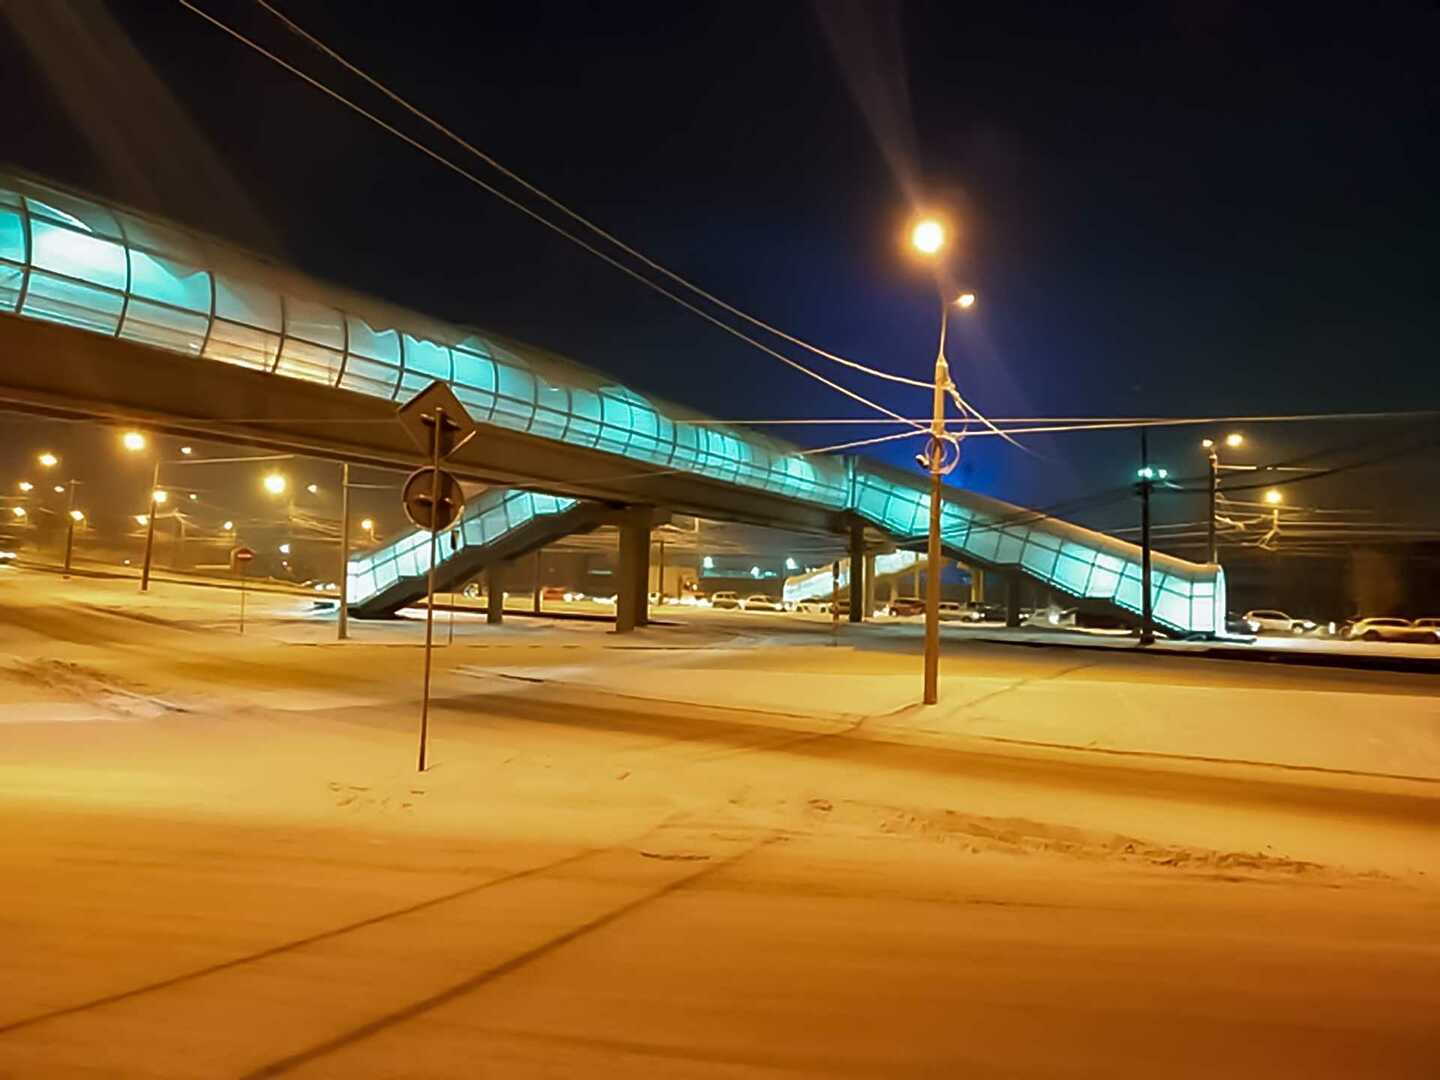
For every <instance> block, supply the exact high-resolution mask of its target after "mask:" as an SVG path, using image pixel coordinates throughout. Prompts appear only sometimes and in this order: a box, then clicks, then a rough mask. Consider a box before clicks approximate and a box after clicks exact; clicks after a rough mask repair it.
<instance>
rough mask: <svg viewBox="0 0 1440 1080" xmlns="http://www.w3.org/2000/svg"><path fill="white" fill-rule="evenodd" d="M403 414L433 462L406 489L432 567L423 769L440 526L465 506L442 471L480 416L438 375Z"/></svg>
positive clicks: (407, 508)
mask: <svg viewBox="0 0 1440 1080" xmlns="http://www.w3.org/2000/svg"><path fill="white" fill-rule="evenodd" d="M398 418H399V420H400V422H401V424H403V425H404V426H405V429H406V430H407V431H408V432H410V435H411V437H412V438H413V439H414V440H415V442H416V443H417V444H418V445H419V446H420V447H421V448H422V449H424V450H425V451H427V453H428V454H429V456H430V467H429V468H427V469H419V470H417V471H416V472H414V473H412V474H411V475H410V478H409V479H408V480H406V481H405V487H404V490H403V491H402V492H401V499H402V500H404V503H405V512H406V514H408V515H409V516H410V520H411V521H413V522H414V523H415V524H416V525H417V526H418V527H420V528H422V529H428V530H429V532H430V570H429V573H428V575H427V577H426V586H425V682H424V690H423V692H422V694H421V697H420V754H419V771H420V772H424V771H425V751H426V747H427V744H428V742H429V736H430V653H431V649H432V648H433V646H434V644H435V546H436V543H437V542H438V540H439V538H440V530H441V529H444V528H448V527H449V526H450V525H451V524H453V523H454V522H455V520H456V518H458V517H459V516H460V511H461V510H462V509H464V506H465V495H464V492H463V491H461V489H460V483H459V481H458V480H456V479H455V477H453V476H452V475H450V474H449V473H447V472H444V471H442V470H441V468H440V462H441V461H442V460H444V459H445V458H447V457H449V456H450V455H451V454H453V453H454V452H455V451H456V450H458V449H460V447H462V446H464V445H465V443H467V442H469V441H470V439H471V438H472V437H473V436H474V434H475V421H473V420H471V419H470V416H469V414H468V413H466V412H465V407H464V406H463V405H461V404H460V401H459V399H458V398H456V397H455V393H454V391H452V390H451V389H450V387H449V386H448V385H446V384H445V383H443V382H440V381H439V380H436V381H435V382H433V383H431V384H430V385H429V386H428V387H426V388H425V389H424V390H422V391H420V393H419V394H417V395H416V396H415V397H413V398H411V399H410V400H409V401H407V402H406V403H405V404H404V405H402V406H400V411H399V413H398Z"/></svg>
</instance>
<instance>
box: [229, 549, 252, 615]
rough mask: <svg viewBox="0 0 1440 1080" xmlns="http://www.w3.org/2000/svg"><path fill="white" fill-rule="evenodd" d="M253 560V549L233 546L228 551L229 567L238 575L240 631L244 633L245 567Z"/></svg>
mask: <svg viewBox="0 0 1440 1080" xmlns="http://www.w3.org/2000/svg"><path fill="white" fill-rule="evenodd" d="M254 561H255V549H254V548H248V547H237V548H233V549H232V550H231V552H230V567H231V569H233V570H234V571H235V572H236V573H238V574H239V575H240V633H242V634H243V633H245V567H246V566H247V565H249V564H250V563H252V562H254Z"/></svg>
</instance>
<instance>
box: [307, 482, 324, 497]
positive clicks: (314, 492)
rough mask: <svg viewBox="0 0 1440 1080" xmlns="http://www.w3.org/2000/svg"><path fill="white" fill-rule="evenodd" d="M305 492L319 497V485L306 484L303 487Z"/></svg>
mask: <svg viewBox="0 0 1440 1080" xmlns="http://www.w3.org/2000/svg"><path fill="white" fill-rule="evenodd" d="M305 490H306V491H308V492H309V493H310V494H311V495H319V494H320V485H319V484H307V485H306V486H305Z"/></svg>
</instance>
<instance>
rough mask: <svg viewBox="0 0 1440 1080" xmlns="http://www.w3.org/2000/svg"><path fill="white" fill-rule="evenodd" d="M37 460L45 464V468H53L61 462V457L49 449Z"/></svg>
mask: <svg viewBox="0 0 1440 1080" xmlns="http://www.w3.org/2000/svg"><path fill="white" fill-rule="evenodd" d="M35 460H36V461H38V462H39V463H40V464H41V465H43V466H45V468H47V469H53V468H54V467H55V466H56V465H59V464H60V459H59V458H58V457H56V456H55V455H54V454H52V453H51V452H50V451H49V450H46V451H45V452H44V453H43V454H41V455H40V456H39V457H37V458H36V459H35Z"/></svg>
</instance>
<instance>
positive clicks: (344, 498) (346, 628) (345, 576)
mask: <svg viewBox="0 0 1440 1080" xmlns="http://www.w3.org/2000/svg"><path fill="white" fill-rule="evenodd" d="M339 616H340V617H339V619H338V620H337V622H336V624H335V626H336V629H335V640H336V641H344V640H345V639H346V638H347V637H349V636H350V463H349V462H348V461H346V462H343V463H342V464H341V466H340V612H339Z"/></svg>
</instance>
